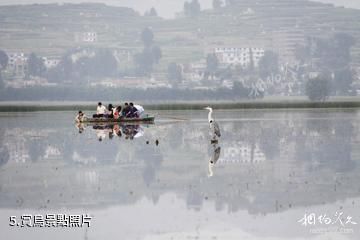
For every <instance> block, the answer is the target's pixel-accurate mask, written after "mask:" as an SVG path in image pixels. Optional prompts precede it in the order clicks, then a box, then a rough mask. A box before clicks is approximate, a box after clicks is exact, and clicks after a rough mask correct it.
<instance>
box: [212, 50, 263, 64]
mask: <svg viewBox="0 0 360 240" xmlns="http://www.w3.org/2000/svg"><path fill="white" fill-rule="evenodd" d="M214 53H215V55H216V56H217V58H218V60H219V62H220V63H222V64H228V65H230V64H233V65H241V66H242V67H246V66H249V64H250V63H251V58H252V61H253V63H254V66H255V67H256V66H257V65H258V63H259V61H260V59H261V58H262V57H263V56H264V54H265V50H264V49H263V48H249V47H248V48H237V47H217V48H215V49H214Z"/></svg>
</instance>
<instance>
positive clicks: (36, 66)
mask: <svg viewBox="0 0 360 240" xmlns="http://www.w3.org/2000/svg"><path fill="white" fill-rule="evenodd" d="M27 64H28V75H29V76H33V77H42V76H43V75H44V73H45V72H46V67H45V64H44V60H43V59H42V58H41V57H38V56H37V55H36V54H35V53H31V54H30V56H29V58H28V60H27Z"/></svg>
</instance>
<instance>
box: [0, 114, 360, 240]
mask: <svg viewBox="0 0 360 240" xmlns="http://www.w3.org/2000/svg"><path fill="white" fill-rule="evenodd" d="M156 114H157V119H158V120H157V121H156V123H155V124H154V125H140V126H139V125H128V126H124V125H122V126H117V125H115V126H107V125H103V126H89V125H88V126H86V125H84V126H75V125H74V123H73V119H74V113H73V112H43V113H0V230H1V235H2V236H7V237H6V239H37V240H38V239H46V240H47V239H59V240H60V239H64V238H68V239H96V240H97V239H130V240H132V239H212V240H213V239H359V237H360V229H359V228H360V227H359V225H358V224H360V184H359V182H360V147H359V146H360V145H359V143H360V112H359V111H358V110H346V111H341V110H288V111H284V110H279V111H276V110H275V111H274V110H271V111H265V110H256V111H250V110H249V111H220V110H218V111H215V118H216V119H217V121H218V123H219V125H220V127H221V132H222V136H221V139H220V141H219V142H218V143H217V144H211V143H210V135H209V128H208V124H207V112H206V111H161V112H157V113H156ZM156 143H158V144H156ZM217 157H218V159H217ZM214 158H215V159H214ZM211 162H213V163H211ZM24 214H29V215H32V216H34V215H36V214H40V215H42V216H46V214H67V215H70V214H73V215H82V214H89V215H90V216H91V217H92V219H91V226H90V227H89V228H87V227H82V228H62V227H57V228H56V227H50V228H46V227H44V228H41V227H18V226H10V220H9V218H10V216H16V220H17V221H20V220H21V219H20V218H21V216H22V215H24ZM305 215H306V217H307V218H306V221H305V220H304V219H303V218H304V216H305ZM312 217H315V219H314V218H312ZM329 221H330V222H329ZM305 223H307V225H306V226H305V225H304V224H305ZM355 223H358V224H355ZM1 239H3V237H1ZM4 239H5V238H4Z"/></svg>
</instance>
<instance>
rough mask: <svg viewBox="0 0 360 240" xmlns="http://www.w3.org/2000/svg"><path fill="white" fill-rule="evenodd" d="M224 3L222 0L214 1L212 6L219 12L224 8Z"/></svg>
mask: <svg viewBox="0 0 360 240" xmlns="http://www.w3.org/2000/svg"><path fill="white" fill-rule="evenodd" d="M222 4H223V1H221V0H213V2H212V6H213V9H214V10H218V9H220V8H221V7H222Z"/></svg>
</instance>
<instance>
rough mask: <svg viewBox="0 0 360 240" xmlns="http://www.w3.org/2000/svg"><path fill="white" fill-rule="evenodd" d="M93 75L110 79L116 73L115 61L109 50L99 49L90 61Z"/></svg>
mask: <svg viewBox="0 0 360 240" xmlns="http://www.w3.org/2000/svg"><path fill="white" fill-rule="evenodd" d="M91 65H92V66H93V73H94V75H96V76H99V77H111V76H113V75H114V74H115V73H116V71H117V61H116V59H115V57H114V55H113V53H112V52H111V51H110V50H109V49H99V50H98V51H96V53H95V56H94V57H93V59H92V64H91Z"/></svg>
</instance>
